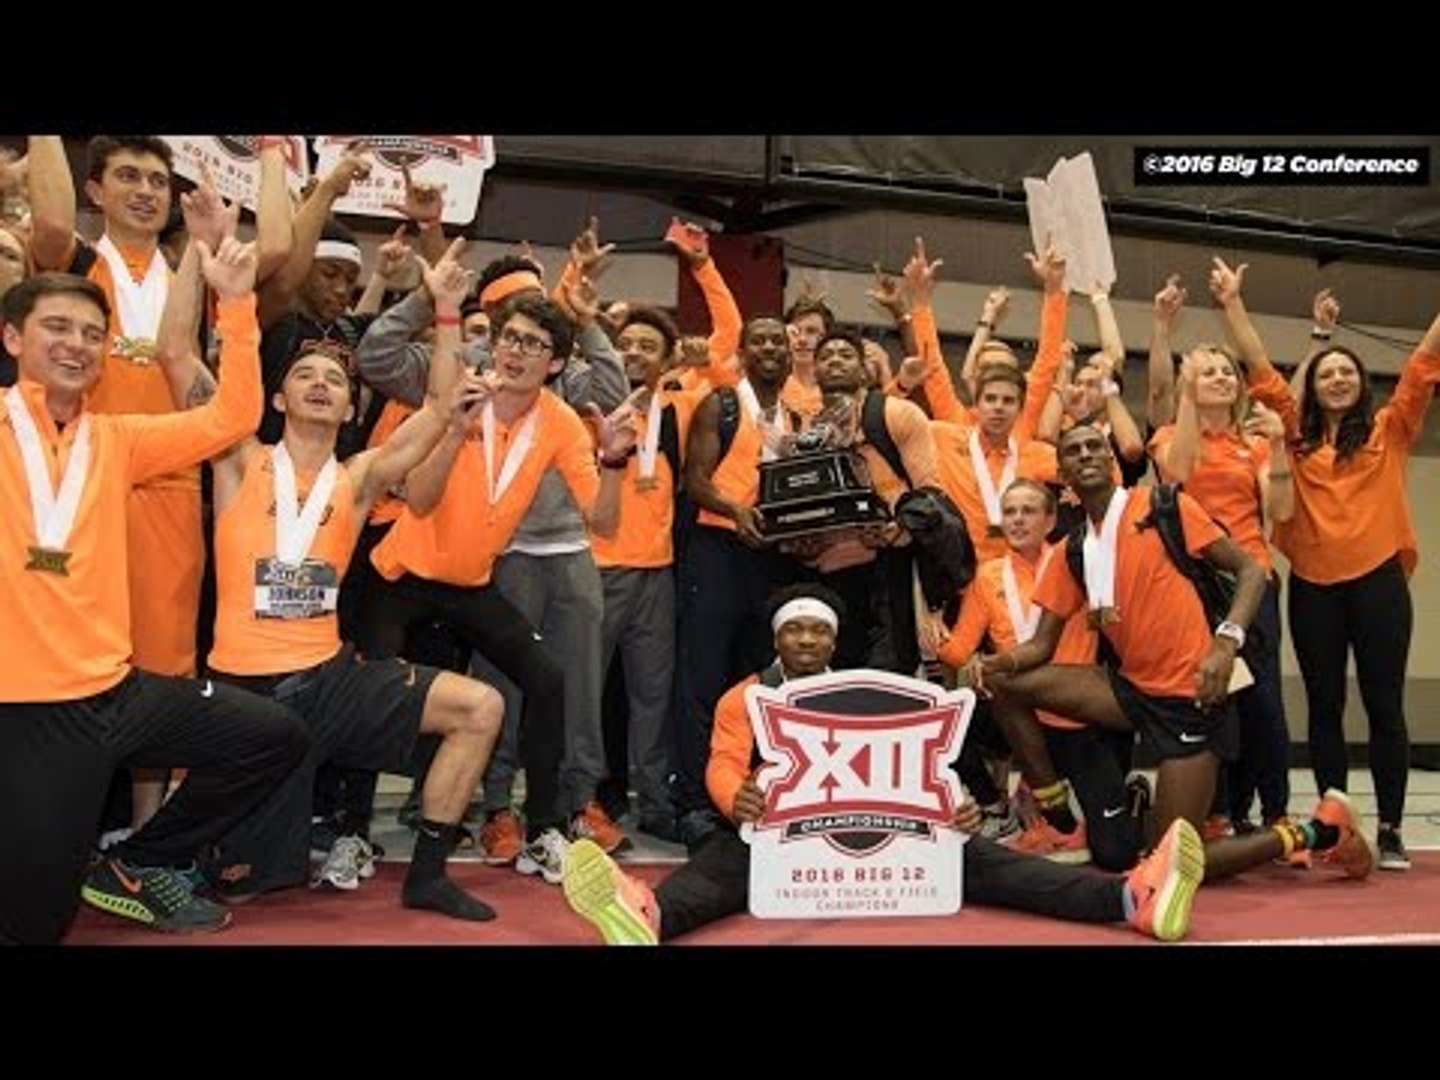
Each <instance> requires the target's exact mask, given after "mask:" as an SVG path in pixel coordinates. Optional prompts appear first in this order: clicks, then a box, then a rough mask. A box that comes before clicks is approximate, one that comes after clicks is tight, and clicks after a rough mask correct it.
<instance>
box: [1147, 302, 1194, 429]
mask: <svg viewBox="0 0 1440 1080" xmlns="http://www.w3.org/2000/svg"><path fill="white" fill-rule="evenodd" d="M1186 295H1187V293H1186V292H1185V290H1184V289H1183V288H1181V287H1180V275H1179V274H1171V275H1170V276H1169V277H1168V278H1166V279H1165V287H1164V288H1163V289H1161V290H1160V291H1159V292H1158V293H1156V294H1155V316H1154V319H1153V321H1152V322H1151V326H1150V370H1149V376H1150V386H1149V387H1148V390H1149V394H1148V400H1149V403H1150V408H1149V416H1150V426H1151V427H1152V428H1162V427H1164V426H1165V425H1166V424H1168V423H1170V422H1171V421H1173V420H1174V419H1175V361H1174V359H1173V358H1172V357H1171V353H1170V338H1171V335H1172V333H1173V332H1174V329H1175V322H1176V320H1177V319H1178V318H1179V317H1180V310H1181V308H1183V307H1184V306H1185V297H1186Z"/></svg>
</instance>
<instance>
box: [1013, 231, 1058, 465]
mask: <svg viewBox="0 0 1440 1080" xmlns="http://www.w3.org/2000/svg"><path fill="white" fill-rule="evenodd" d="M1025 260H1026V261H1027V262H1028V263H1029V264H1030V269H1031V271H1032V272H1033V273H1034V274H1035V278H1036V280H1037V281H1039V282H1040V286H1041V289H1042V290H1043V291H1044V300H1043V302H1042V304H1041V307H1040V343H1039V345H1038V346H1037V347H1036V350H1035V363H1033V364H1031V365H1030V371H1029V373H1028V374H1027V375H1026V383H1025V405H1024V407H1023V408H1022V409H1021V410H1020V418H1019V419H1018V420H1016V421H1015V434H1016V435H1017V436H1018V437H1026V436H1033V435H1034V433H1035V429H1036V427H1037V426H1038V424H1039V422H1040V413H1041V411H1042V410H1043V409H1044V408H1045V399H1046V398H1048V397H1049V396H1050V390H1051V388H1052V387H1054V385H1055V376H1056V374H1057V373H1058V372H1059V370H1060V356H1061V352H1062V349H1061V346H1062V345H1063V344H1064V342H1065V315H1066V311H1067V308H1068V304H1069V293H1068V292H1066V290H1065V259H1064V258H1063V257H1062V256H1061V254H1060V252H1059V251H1057V250H1056V249H1055V248H1054V247H1053V246H1050V247H1046V249H1045V250H1044V252H1042V253H1041V254H1040V255H1038V256H1037V255H1035V254H1034V253H1033V252H1026V253H1025Z"/></svg>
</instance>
